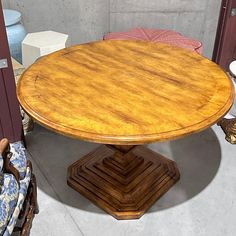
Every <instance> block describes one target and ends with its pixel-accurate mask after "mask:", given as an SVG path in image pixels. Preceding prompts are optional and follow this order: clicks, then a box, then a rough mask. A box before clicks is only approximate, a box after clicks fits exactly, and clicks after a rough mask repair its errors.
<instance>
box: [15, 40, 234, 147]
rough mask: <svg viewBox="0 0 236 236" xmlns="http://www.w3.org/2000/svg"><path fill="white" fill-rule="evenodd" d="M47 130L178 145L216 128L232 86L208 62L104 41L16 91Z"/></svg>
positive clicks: (53, 59) (56, 56)
mask: <svg viewBox="0 0 236 236" xmlns="http://www.w3.org/2000/svg"><path fill="white" fill-rule="evenodd" d="M17 94H18V99H19V101H20V103H21V105H22V107H23V109H24V110H25V111H26V112H27V113H28V114H29V115H31V116H32V117H33V118H34V119H35V120H36V121H38V122H39V123H41V124H42V125H44V126H46V127H48V128H50V129H52V130H54V131H56V132H59V133H62V134H64V135H68V136H72V137H76V138H80V139H83V140H88V141H93V142H98V143H106V144H117V145H135V144H144V143H148V142H154V141H163V140H169V139H175V138H178V137H182V136H184V135H188V134H191V133H194V132H198V131H200V130H203V129H205V128H207V127H209V126H211V125H212V124H214V123H215V122H217V121H218V120H219V119H220V118H221V117H223V116H224V115H225V113H226V112H227V111H228V110H229V108H230V107H231V105H232V101H233V98H234V90H233V85H232V82H231V81H230V79H229V78H228V76H227V75H226V73H225V72H224V71H223V70H222V69H221V68H220V67H219V66H217V65H216V64H214V63H213V62H211V61H210V60H208V59H206V58H204V57H202V56H200V55H198V54H196V53H192V52H189V51H188V50H185V49H180V48H176V47H173V46H169V45H166V44H160V43H148V42H141V41H100V42H94V43H88V44H83V45H78V46H74V47H71V48H66V49H63V50H61V51H58V52H56V53H53V54H51V55H48V56H45V57H43V58H41V59H39V60H38V61H37V62H36V63H35V64H34V65H32V66H31V67H30V68H29V69H28V70H27V71H26V72H24V74H23V76H22V77H21V79H20V81H19V83H18V87H17Z"/></svg>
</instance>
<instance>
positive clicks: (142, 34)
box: [104, 28, 203, 54]
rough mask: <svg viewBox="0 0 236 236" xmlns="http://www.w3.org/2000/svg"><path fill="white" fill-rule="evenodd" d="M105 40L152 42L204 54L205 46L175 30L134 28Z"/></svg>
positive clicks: (108, 36) (113, 34) (107, 35)
mask: <svg viewBox="0 0 236 236" xmlns="http://www.w3.org/2000/svg"><path fill="white" fill-rule="evenodd" d="M104 40H143V41H151V42H161V43H167V44H170V45H174V46H177V47H181V48H186V49H189V50H191V51H194V52H197V53H199V54H202V50H203V45H202V43H201V42H199V41H197V40H194V39H190V38H186V37H184V36H183V35H181V34H180V33H178V32H176V31H173V30H160V29H146V28H134V29H131V30H129V31H127V32H115V33H108V34H106V35H105V36H104Z"/></svg>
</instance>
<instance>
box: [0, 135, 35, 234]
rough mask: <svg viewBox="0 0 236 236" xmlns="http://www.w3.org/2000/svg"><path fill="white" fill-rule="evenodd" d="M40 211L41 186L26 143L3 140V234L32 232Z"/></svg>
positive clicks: (0, 224)
mask: <svg viewBox="0 0 236 236" xmlns="http://www.w3.org/2000/svg"><path fill="white" fill-rule="evenodd" d="M36 213H38V205H37V187H36V180H35V176H34V175H33V173H32V165H31V162H30V160H29V158H28V154H27V151H26V149H25V147H24V145H23V143H22V142H21V141H20V142H16V143H12V144H9V143H8V140H7V139H2V140H1V141H0V235H3V236H10V235H22V236H27V235H29V232H30V228H31V223H32V220H33V218H34V214H36Z"/></svg>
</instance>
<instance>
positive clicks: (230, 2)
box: [212, 0, 236, 71]
mask: <svg viewBox="0 0 236 236" xmlns="http://www.w3.org/2000/svg"><path fill="white" fill-rule="evenodd" d="M233 8H236V0H223V1H222V4H221V10H220V16H219V22H218V29H217V34H216V41H215V47H214V52H213V57H212V59H213V61H215V62H216V63H217V64H219V65H220V66H222V67H223V68H224V69H225V70H226V71H228V68H229V64H230V62H231V61H233V60H235V59H236V33H235V32H236V15H235V16H232V15H231V11H232V9H233Z"/></svg>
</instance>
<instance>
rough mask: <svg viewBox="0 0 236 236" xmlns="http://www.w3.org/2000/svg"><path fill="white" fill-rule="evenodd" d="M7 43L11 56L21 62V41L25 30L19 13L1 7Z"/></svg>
mask: <svg viewBox="0 0 236 236" xmlns="http://www.w3.org/2000/svg"><path fill="white" fill-rule="evenodd" d="M3 14H4V20H5V26H6V31H7V38H8V44H9V47H10V52H11V56H12V57H13V58H15V59H16V60H17V61H18V62H20V63H22V51H21V42H22V41H23V39H24V38H25V36H26V30H25V28H24V26H23V25H22V24H21V22H20V21H21V13H20V12H18V11H15V10H10V9H3Z"/></svg>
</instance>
